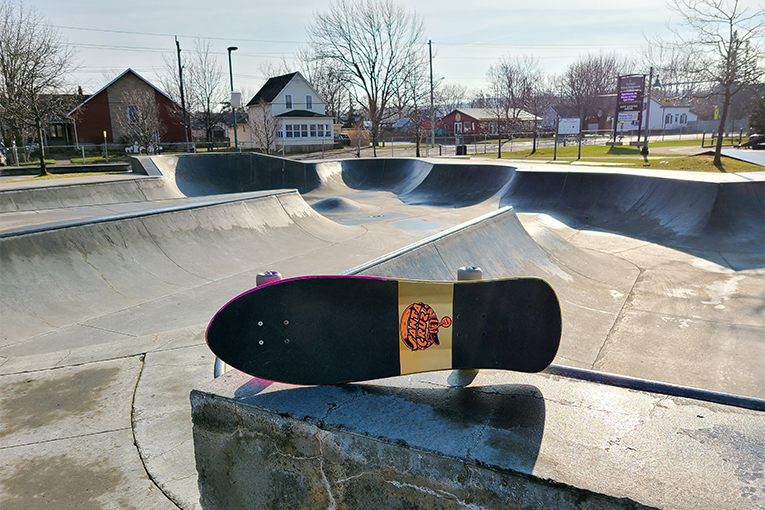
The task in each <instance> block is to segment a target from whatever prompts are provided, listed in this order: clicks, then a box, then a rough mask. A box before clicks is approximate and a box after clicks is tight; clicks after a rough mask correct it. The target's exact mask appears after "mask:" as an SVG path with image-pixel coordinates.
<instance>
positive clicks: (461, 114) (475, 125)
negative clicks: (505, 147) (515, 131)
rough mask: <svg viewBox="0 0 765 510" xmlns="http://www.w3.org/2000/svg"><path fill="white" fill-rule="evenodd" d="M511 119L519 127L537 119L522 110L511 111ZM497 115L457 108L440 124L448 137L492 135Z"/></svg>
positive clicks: (485, 111)
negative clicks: (447, 133) (446, 131)
mask: <svg viewBox="0 0 765 510" xmlns="http://www.w3.org/2000/svg"><path fill="white" fill-rule="evenodd" d="M510 115H511V119H510V120H515V121H516V122H517V123H518V124H519V127H521V128H523V127H525V126H532V129H533V125H534V121H535V120H538V117H535V116H534V115H532V114H530V113H528V112H526V111H524V110H511V111H510ZM498 120H499V119H498V118H497V115H496V114H495V113H492V112H491V111H490V110H486V109H483V108H458V109H456V110H454V111H453V112H451V113H449V114H448V115H445V116H444V117H443V118H442V119H441V122H442V123H443V125H444V128H446V129H448V130H449V136H465V135H475V134H483V133H489V134H494V133H496V132H497V122H498ZM502 120H503V121H505V119H502Z"/></svg>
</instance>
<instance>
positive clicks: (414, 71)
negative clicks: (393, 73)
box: [392, 52, 430, 158]
mask: <svg viewBox="0 0 765 510" xmlns="http://www.w3.org/2000/svg"><path fill="white" fill-rule="evenodd" d="M410 58H411V61H410V63H409V65H407V66H406V68H405V71H404V72H403V73H402V74H401V76H400V79H399V81H398V82H397V84H396V86H395V93H394V96H393V100H392V106H393V108H394V109H395V110H396V112H397V113H398V115H400V116H401V117H402V118H406V119H409V121H410V122H409V124H411V126H412V130H413V132H414V138H415V149H416V150H415V156H416V157H418V158H419V157H420V140H421V138H422V135H423V129H422V122H423V120H425V118H427V117H429V116H430V82H429V80H428V76H427V72H428V66H427V61H426V58H427V57H426V55H425V52H419V53H418V52H413V53H411V55H410Z"/></svg>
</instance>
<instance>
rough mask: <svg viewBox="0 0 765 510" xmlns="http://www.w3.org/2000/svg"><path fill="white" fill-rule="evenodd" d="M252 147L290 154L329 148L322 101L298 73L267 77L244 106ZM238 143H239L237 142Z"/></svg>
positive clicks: (330, 131)
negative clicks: (248, 122) (268, 146)
mask: <svg viewBox="0 0 765 510" xmlns="http://www.w3.org/2000/svg"><path fill="white" fill-rule="evenodd" d="M247 111H248V113H249V119H250V128H251V129H252V132H253V136H252V139H253V141H252V143H253V147H254V148H264V147H265V146H266V145H270V147H271V149H272V150H274V149H275V150H277V151H280V150H282V149H284V151H285V152H294V151H297V150H318V149H320V148H321V147H327V148H331V147H332V145H333V143H334V142H333V137H334V127H333V121H334V119H333V118H332V117H329V116H327V115H326V102H325V101H324V98H322V97H321V95H320V94H319V93H318V92H317V91H316V89H314V88H313V87H312V86H311V84H310V83H308V80H306V79H305V78H304V77H303V75H302V74H300V73H290V74H285V75H283V76H276V77H274V78H270V79H269V80H268V81H267V82H266V84H265V85H263V87H262V88H261V89H260V90H259V91H258V93H257V94H255V96H254V97H253V98H252V99H251V100H250V102H249V103H247ZM240 143H241V140H240Z"/></svg>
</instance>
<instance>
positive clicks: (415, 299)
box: [398, 281, 454, 375]
mask: <svg viewBox="0 0 765 510" xmlns="http://www.w3.org/2000/svg"><path fill="white" fill-rule="evenodd" d="M453 299H454V284H453V283H450V282H443V283H432V282H428V283H427V284H423V282H407V281H400V282H399V283H398V320H399V354H400V360H401V374H402V375H404V374H414V373H419V372H429V371H432V370H444V369H449V368H451V367H452V327H451V324H450V325H449V326H446V325H445V324H444V323H445V322H448V323H451V322H452V321H453V319H454V318H453V317H452V302H453ZM420 304H422V305H426V306H417V305H420ZM412 305H415V309H414V310H415V311H416V313H413V312H412V311H410V312H407V309H408V308H409V307H410V306H412ZM429 308H430V309H432V310H433V312H435V317H433V316H432V313H430V312H428V309H429ZM405 313H406V315H407V317H406V318H405V317H404V315H405ZM427 316H429V318H430V320H422V319H423V317H427ZM447 317H448V319H447V320H445V318H447ZM402 321H403V324H402ZM433 321H436V322H435V324H434V323H433ZM436 324H438V326H437V327H436ZM434 332H435V335H436V336H437V339H438V344H436V343H434V342H433V340H435V338H436V337H434V336H433V333H434ZM404 335H407V336H409V344H410V345H414V347H415V349H414V350H413V349H412V348H410V347H409V346H408V345H407V342H406V341H405V338H404Z"/></svg>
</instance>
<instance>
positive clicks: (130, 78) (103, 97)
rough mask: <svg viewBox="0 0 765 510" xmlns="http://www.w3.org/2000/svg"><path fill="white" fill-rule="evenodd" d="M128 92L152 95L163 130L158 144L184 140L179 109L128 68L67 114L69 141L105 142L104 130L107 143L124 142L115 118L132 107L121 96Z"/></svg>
mask: <svg viewBox="0 0 765 510" xmlns="http://www.w3.org/2000/svg"><path fill="white" fill-rule="evenodd" d="M130 90H146V91H149V92H152V93H153V94H154V99H155V101H156V102H157V106H158V111H159V119H160V122H161V123H162V125H163V126H164V128H165V133H164V135H163V136H162V138H161V140H160V141H161V142H165V143H173V142H184V141H185V140H186V137H185V136H184V133H183V118H182V116H181V115H179V112H181V106H180V105H179V104H178V103H176V102H175V101H173V100H172V99H170V98H169V97H168V96H167V94H165V93H164V92H162V91H161V90H159V89H158V88H157V87H155V86H154V85H152V84H151V83H149V82H148V81H146V79H144V78H143V77H142V76H140V75H139V74H138V73H136V72H135V71H133V70H132V69H127V70H126V71H125V72H123V73H122V74H120V75H119V76H117V77H116V78H115V79H113V80H112V81H111V82H109V83H108V84H107V85H106V86H104V87H103V88H102V89H101V90H99V91H98V92H96V93H95V94H93V95H92V96H90V97H89V98H87V99H86V100H85V101H83V102H82V103H80V104H79V105H78V106H77V107H76V108H75V109H74V110H72V111H71V112H69V118H70V119H71V124H70V126H69V129H70V130H71V133H70V135H71V138H70V139H72V140H77V141H78V142H79V143H104V131H106V142H107V143H125V142H126V140H123V133H122V132H121V130H120V127H119V123H118V122H117V121H116V118H117V116H118V115H125V114H126V113H125V111H126V109H130V108H131V106H132V105H128V104H126V102H125V100H124V99H123V94H124V93H125V92H127V91H130ZM189 139H191V137H189Z"/></svg>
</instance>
